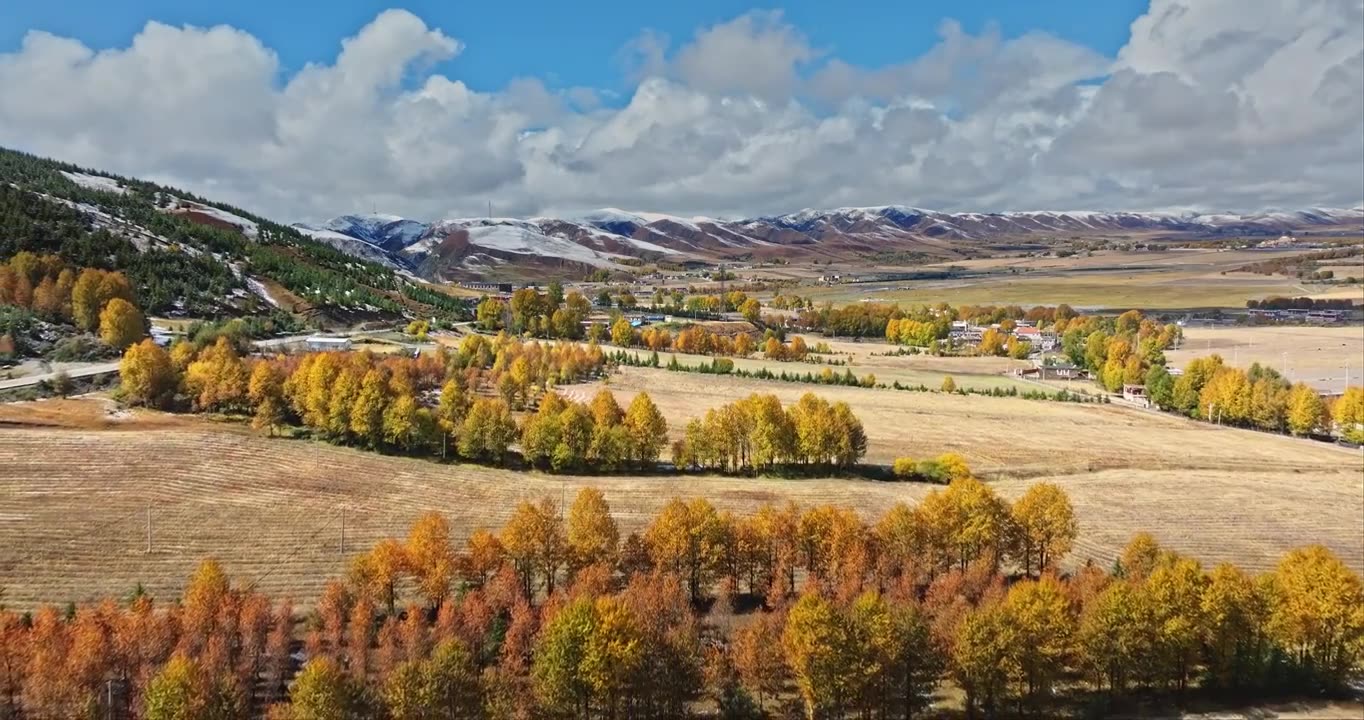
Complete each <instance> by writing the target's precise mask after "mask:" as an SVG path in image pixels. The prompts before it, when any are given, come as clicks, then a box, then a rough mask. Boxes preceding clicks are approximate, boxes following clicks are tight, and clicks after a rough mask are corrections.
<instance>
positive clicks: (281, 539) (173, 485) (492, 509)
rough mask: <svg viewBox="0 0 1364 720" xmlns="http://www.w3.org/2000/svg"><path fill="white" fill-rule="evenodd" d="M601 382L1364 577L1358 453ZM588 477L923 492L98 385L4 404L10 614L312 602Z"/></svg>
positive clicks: (760, 492) (1107, 546)
mask: <svg viewBox="0 0 1364 720" xmlns="http://www.w3.org/2000/svg"><path fill="white" fill-rule="evenodd" d="M609 385H610V387H611V389H612V390H613V391H615V392H616V393H617V396H618V397H619V398H620V400H621V401H622V402H626V401H628V399H629V398H630V397H631V396H632V395H633V394H634V393H635V392H638V391H640V390H647V391H648V392H649V393H650V395H651V396H653V397H654V399H655V400H656V401H657V402H658V405H659V407H660V409H661V410H662V411H663V412H664V414H665V416H666V417H667V418H668V420H669V423H670V424H671V426H672V428H673V429H674V430H676V429H678V428H680V427H681V426H682V425H683V424H685V422H686V420H687V419H688V418H689V417H694V416H696V415H698V414H701V413H704V411H705V410H706V409H708V408H710V407H714V406H717V405H720V404H723V403H724V402H729V401H731V400H733V399H735V398H738V397H741V396H743V395H746V394H748V393H749V392H753V391H755V390H762V391H765V392H773V393H775V394H777V395H778V396H780V397H781V398H782V400H783V401H786V402H790V401H792V400H794V399H795V398H796V397H798V396H799V395H800V393H802V392H805V391H806V390H809V389H815V390H817V391H818V392H820V393H821V394H823V395H825V396H826V397H828V398H829V399H831V400H845V401H847V402H849V403H850V404H851V405H852V406H853V408H854V410H855V412H856V413H857V414H858V415H859V416H860V417H861V418H862V420H863V422H864V424H865V426H866V432H867V435H868V438H869V452H868V461H869V462H874V463H888V462H890V461H891V459H893V458H894V457H896V456H900V455H914V456H928V455H934V454H937V453H941V452H944V451H949V450H952V451H957V452H961V453H962V454H964V455H965V456H966V458H967V460H968V461H969V462H970V463H971V465H972V467H973V468H975V469H976V471H977V473H978V474H979V475H980V476H982V477H983V478H984V479H986V480H987V481H989V482H990V483H991V484H992V485H993V486H994V487H995V488H996V490H997V491H998V492H1000V493H1001V494H1002V495H1004V496H1005V497H1008V498H1013V497H1017V496H1018V495H1019V494H1021V493H1022V492H1023V491H1024V490H1025V489H1026V488H1027V487H1028V486H1029V485H1030V484H1031V483H1033V482H1036V481H1039V480H1048V481H1051V482H1055V483H1057V484H1058V485H1060V486H1061V487H1063V488H1064V489H1065V490H1066V491H1067V492H1068V493H1069V494H1070V497H1071V499H1072V501H1073V502H1074V504H1075V508H1076V514H1077V517H1078V519H1079V522H1080V537H1079V540H1078V543H1077V548H1076V551H1075V552H1074V553H1072V555H1071V557H1070V559H1069V563H1070V564H1071V565H1074V564H1077V563H1081V562H1083V561H1084V560H1086V559H1089V558H1093V559H1094V560H1095V561H1096V562H1099V563H1102V564H1104V565H1107V564H1109V563H1111V562H1112V559H1113V558H1114V557H1115V556H1116V553H1117V552H1118V550H1119V549H1120V548H1121V546H1122V545H1123V544H1124V543H1125V542H1126V541H1127V539H1128V538H1129V537H1130V536H1131V535H1132V534H1133V533H1135V532H1138V531H1140V530H1149V531H1151V532H1152V533H1154V534H1155V536H1156V537H1157V538H1158V539H1159V540H1160V541H1161V542H1162V543H1165V544H1167V545H1169V546H1170V547H1172V548H1174V549H1177V550H1180V551H1184V552H1187V553H1191V554H1193V555H1194V556H1196V557H1198V558H1200V559H1201V560H1203V561H1204V562H1205V563H1215V562H1220V561H1234V562H1236V563H1238V564H1240V565H1242V566H1243V567H1245V568H1247V569H1249V570H1257V571H1258V570H1266V569H1268V568H1270V567H1272V566H1273V564H1274V563H1275V562H1276V561H1277V559H1278V557H1279V556H1280V555H1281V554H1282V553H1284V552H1285V551H1287V550H1288V549H1290V548H1293V547H1296V546H1301V545H1304V544H1308V543H1323V544H1325V545H1327V546H1329V547H1330V548H1331V549H1332V550H1334V551H1335V552H1336V553H1337V554H1339V555H1340V557H1341V558H1342V559H1343V560H1344V561H1345V562H1346V563H1347V564H1349V565H1350V566H1351V567H1352V568H1354V569H1356V570H1360V569H1364V530H1361V527H1360V523H1359V518H1360V517H1361V516H1362V515H1364V482H1362V481H1361V476H1360V472H1359V463H1360V457H1359V455H1358V453H1357V452H1350V451H1346V450H1342V449H1339V448H1335V447H1331V446H1325V445H1320V444H1315V443H1311V442H1308V441H1301V440H1294V439H1291V438H1285V437H1277V436H1270V435H1264V434H1260V433H1253V432H1249V431H1243V430H1234V429H1228V428H1218V427H1214V426H1210V425H1206V424H1199V423H1195V422H1192V421H1183V420H1180V419H1177V418H1171V417H1168V416H1162V415H1155V414H1150V413H1144V412H1139V411H1134V410H1130V409H1124V408H1119V407H1115V406H1103V405H1076V404H1068V403H1055V402H1041V401H1027V400H1019V399H1007V398H990V397H975V396H967V397H963V396H948V395H940V394H935V393H908V392H895V391H890V390H869V389H860V388H842V387H818V388H815V387H813V386H805V385H800V384H794V383H782V382H756V381H743V380H740V379H737V378H726V377H716V376H708V375H697V374H690V373H669V372H667V371H664V370H652V369H639V368H634V369H626V370H624V371H623V372H622V373H620V374H618V375H615V376H613V377H612V379H611V381H610V383H609ZM594 389H595V388H593V387H592V386H573V387H570V388H566V390H568V391H571V392H572V393H575V394H576V393H590V392H592V391H593V390H594ZM586 485H592V486H596V487H599V488H600V489H601V490H602V491H603V492H604V493H605V494H606V497H607V500H608V501H609V502H610V503H611V505H612V510H613V512H614V513H615V514H616V516H617V518H618V520H619V522H620V523H621V525H622V529H623V530H624V531H626V532H628V531H633V530H639V529H640V528H641V527H642V525H643V523H644V522H645V521H646V520H647V519H648V518H649V517H650V516H651V515H652V514H653V513H654V512H656V511H657V510H658V509H659V508H660V507H661V506H662V505H663V504H664V503H665V502H666V501H667V500H668V499H669V498H671V497H674V496H684V497H706V498H708V499H710V500H711V501H712V502H714V503H715V504H716V505H717V506H718V507H720V508H721V509H726V510H732V511H735V512H741V511H750V510H753V509H755V508H756V507H758V506H760V505H761V504H763V503H768V502H783V501H785V500H788V499H789V500H794V501H796V502H798V503H801V504H807V505H809V504H823V503H830V504H836V505H847V506H851V507H853V508H855V509H857V510H858V511H860V512H861V513H863V515H864V516H866V517H868V518H872V519H874V517H875V516H877V515H879V514H880V513H882V512H884V511H885V510H886V509H888V508H889V507H891V506H892V505H893V504H895V503H897V502H910V503H913V502H915V501H917V500H918V499H920V498H922V497H923V496H924V495H925V494H927V493H928V492H930V491H931V490H932V489H933V488H934V486H930V485H924V484H916V483H891V482H875V481H870V480H863V479H854V478H808V479H806V478H802V479H778V478H741V477H716V476H692V475H687V476H662V475H653V476H640V475H614V476H601V477H595V476H554V475H545V474H541V473H535V472H517V471H512V470H504V469H493V468H486V467H480V466H476V465H454V464H450V465H445V464H439V463H435V462H429V461H422V460H414V459H407V458H396V457H386V456H382V455H377V454H374V453H368V452H364V451H360V450H353V449H347V448H339V447H333V446H329V445H325V444H322V443H317V442H312V441H305V440H285V439H278V438H275V439H271V438H266V437H263V436H261V435H258V434H255V433H252V432H251V431H249V430H247V429H245V428H244V427H242V426H240V425H236V424H231V423H223V422H213V421H211V420H208V419H205V418H201V417H184V416H167V415H163V414H160V413H153V412H147V411H134V412H131V413H129V412H109V410H108V406H107V404H106V403H105V402H104V401H101V400H99V399H83V400H70V401H48V402H40V403H18V404H11V405H6V406H0V586H3V587H4V588H5V590H6V595H5V601H6V604H8V605H10V606H12V607H19V608H29V607H33V606H34V605H37V604H40V603H45V602H65V601H68V600H84V599H90V598H95V597H99V596H103V595H111V594H112V595H121V594H124V593H126V592H128V591H130V590H131V589H132V588H133V587H134V586H136V585H137V584H138V583H142V584H143V585H144V586H145V587H146V588H147V589H148V591H149V592H151V593H153V594H154V595H159V596H163V597H164V596H170V595H173V594H176V593H178V592H179V591H180V589H181V585H182V583H183V582H184V579H185V578H186V577H187V576H188V575H189V572H190V570H191V569H192V567H193V566H194V564H195V563H196V562H198V561H199V560H200V559H201V558H203V557H205V556H210V555H211V556H216V557H218V558H219V559H220V560H222V561H223V562H224V564H225V565H226V566H227V568H228V570H229V571H230V572H231V573H233V575H234V576H236V577H241V578H246V579H247V580H248V581H249V582H252V583H254V584H255V585H256V586H258V587H260V588H261V589H263V590H266V591H268V592H270V593H272V594H275V595H290V596H292V597H294V598H295V599H297V600H298V601H300V602H303V603H308V602H311V601H312V600H313V599H315V598H316V596H317V594H318V593H319V592H320V589H321V587H322V585H323V583H324V582H325V581H326V580H327V579H328V578H330V577H336V576H338V575H340V574H342V573H343V572H344V570H345V567H346V562H347V560H346V558H347V556H348V555H351V554H353V553H355V552H356V551H358V550H360V549H362V548H365V547H367V546H369V545H371V544H372V543H373V542H375V541H376V540H377V539H379V538H381V537H385V536H390V535H400V534H402V533H404V532H405V531H406V529H407V527H408V526H409V525H410V523H411V522H412V521H413V520H414V519H415V518H416V517H417V516H418V515H419V514H420V513H421V512H422V511H425V510H432V509H433V510H438V511H440V512H442V513H445V514H446V515H447V516H448V517H449V518H450V521H451V523H452V526H453V528H454V530H455V532H456V535H457V539H459V538H462V537H463V536H465V535H467V534H468V533H469V532H472V531H473V530H474V529H477V528H479V527H497V526H500V525H501V523H502V522H504V521H505V520H506V519H507V517H508V515H509V513H510V512H511V510H512V509H513V508H514V505H515V501H517V500H519V499H522V498H527V499H530V498H539V497H543V496H546V495H548V496H550V497H554V498H559V497H564V496H567V497H569V498H572V496H573V493H574V492H575V491H576V490H577V488H579V487H582V486H586ZM148 514H150V517H151V525H152V550H151V552H150V553H148V552H147V551H146V550H147V518H148ZM343 523H344V526H345V538H346V548H345V554H343V553H342V552H341V548H340V545H341V535H342V525H343Z"/></svg>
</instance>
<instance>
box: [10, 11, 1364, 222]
mask: <svg viewBox="0 0 1364 720" xmlns="http://www.w3.org/2000/svg"><path fill="white" fill-rule="evenodd" d="M149 21H156V24H150V25H149ZM949 21H950V22H949ZM35 30H36V31H42V32H41V33H37V34H34V35H33V36H32V41H31V42H28V43H24V38H25V35H26V33H28V32H29V31H35ZM659 36H666V38H667V40H668V42H667V43H666V44H665V43H661V42H659V41H658V38H659ZM343 47H344V50H343ZM305 68H307V70H306V71H305V70H304V69H305ZM1360 117H1364V4H1362V3H1360V1H1359V0H1032V1H1029V0H1008V1H1004V0H998V1H995V2H972V1H970V0H957V2H945V1H942V0H899V1H898V2H886V0H876V1H870V0H845V1H844V2H840V3H833V2H828V0H800V1H799V2H792V3H789V4H786V5H785V6H779V7H775V8H774V7H772V6H770V5H769V6H764V5H755V4H749V2H746V1H735V0H690V1H689V2H638V0H631V1H629V2H626V1H624V0H612V1H610V2H576V3H573V2H544V3H535V4H531V3H518V2H512V1H510V0H483V1H479V2H473V1H464V2H437V0H409V1H407V2H403V3H401V4H398V3H394V5H393V6H390V4H389V3H388V2H384V3H372V2H360V1H359V0H333V1H332V2H328V3H322V2H293V1H292V0H268V1H266V0H235V1H232V2H228V1H225V0H212V1H209V0H143V1H142V2H138V1H137V0H51V1H49V2H39V1H38V0H0V145H4V146H5V147H13V148H19V149H23V150H27V151H29V152H34V153H37V154H41V155H46V156H50V157H56V158H60V159H63V160H67V161H70V162H75V163H79V164H82V165H85V166H87V167H92V168H100V169H105V170H109V171H114V172H118V173H122V174H126V175H132V176H139V177H145V178H148V179H151V180H156V181H161V182H165V183H168V184H171V185H175V186H178V187H184V188H186V189H189V190H192V191H195V192H198V193H200V194H203V195H206V196H210V197H214V198H218V199H222V200H225V201H228V202H233V203H236V204H238V205H240V206H243V207H246V208H250V209H253V210H256V211H258V212H261V213H262V214H265V215H267V216H270V217H274V218H276V219H281V220H308V221H317V220H323V219H326V218H329V217H333V216H336V215H340V214H343V213H347V212H354V211H358V210H366V211H368V210H371V209H378V210H381V211H384V212H390V213H394V214H398V215H405V216H409V217H414V218H419V219H426V220H432V219H438V218H442V217H457V216H460V215H470V214H473V215H477V214H480V213H482V212H485V211H486V208H487V205H488V203H492V204H493V205H494V206H496V207H497V208H499V211H500V212H503V213H505V214H509V215H518V216H523V217H525V216H533V215H555V214H560V213H570V212H574V211H582V210H587V209H591V208H603V207H619V208H624V209H627V210H633V211H645V212H663V213H673V214H677V215H687V216H690V215H709V216H726V217H742V216H754V215H766V214H775V213H783V212H793V211H796V210H799V209H801V208H807V207H809V208H819V207H823V208H829V207H845V206H871V205H888V204H903V205H912V206H918V207H928V208H938V209H943V210H957V211H980V212H996V211H1009V210H1110V211H1111V210H1165V211H1180V212H1183V211H1194V210H1199V211H1217V212H1221V211H1258V210H1265V209H1301V208H1305V207H1314V206H1316V207H1347V208H1352V207H1356V206H1360V205H1364V133H1361V132H1360V125H1359V118H1360Z"/></svg>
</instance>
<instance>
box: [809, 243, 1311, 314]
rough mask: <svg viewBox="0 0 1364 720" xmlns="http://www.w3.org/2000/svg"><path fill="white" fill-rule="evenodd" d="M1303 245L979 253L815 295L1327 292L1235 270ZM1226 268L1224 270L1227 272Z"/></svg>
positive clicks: (1107, 299)
mask: <svg viewBox="0 0 1364 720" xmlns="http://www.w3.org/2000/svg"><path fill="white" fill-rule="evenodd" d="M1305 252H1308V251H1306V250H1277V251H1275V250H1265V251H1246V250H1240V251H1236V250H1229V251H1216V250H1171V251H1166V252H1156V253H1152V252H1096V253H1093V254H1092V255H1089V256H1072V257H1068V258H1051V257H1036V258H999V257H996V258H982V259H977V260H965V261H954V262H948V263H942V264H940V265H939V266H930V267H941V268H944V269H945V268H948V267H956V268H965V269H966V270H969V271H975V272H977V273H979V274H977V275H973V276H969V277H962V278H957V279H952V280H931V281H913V282H908V283H905V282H897V283H888V284H885V285H878V284H875V283H867V284H858V285H836V286H833V287H828V288H816V289H814V290H813V291H812V292H811V295H812V296H813V297H814V298H815V299H816V300H817V301H822V300H832V301H834V302H838V303H844V302H857V301H860V300H862V299H867V298H870V299H874V300H878V301H885V302H900V303H933V302H940V301H942V302H948V303H952V304H954V305H959V304H1020V305H1056V304H1058V303H1068V304H1070V305H1073V306H1076V307H1081V308H1104V309H1110V310H1124V309H1128V308H1149V309H1161V308H1194V307H1235V308H1241V307H1245V302H1246V300H1249V299H1251V298H1264V297H1269V296H1273V295H1291V296H1297V295H1310V294H1313V293H1314V292H1330V289H1329V286H1324V285H1318V286H1312V287H1310V288H1308V287H1304V286H1302V285H1300V284H1299V282H1298V281H1297V280H1296V279H1294V278H1289V277H1286V276H1282V275H1273V276H1266V275H1258V274H1253V273H1240V272H1234V270H1235V269H1236V268H1238V267H1242V266H1245V265H1248V264H1251V263H1258V262H1264V261H1266V260H1273V259H1276V258H1282V257H1291V256H1295V255H1301V254H1303V253H1305ZM1223 273H1225V274H1223Z"/></svg>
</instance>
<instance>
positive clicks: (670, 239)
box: [293, 205, 1364, 279]
mask: <svg viewBox="0 0 1364 720" xmlns="http://www.w3.org/2000/svg"><path fill="white" fill-rule="evenodd" d="M1362 225H1364V207H1357V208H1351V209H1338V208H1311V209H1307V210H1298V211H1292V212H1264V213H1256V214H1249V215H1239V214H1196V213H1187V214H1179V213H1162V212H1085V211H1078V212H1009V213H948V212H938V211H934V210H924V209H921V208H915V207H907V206H902V205H887V206H881V207H854V208H838V209H834V210H801V211H799V212H795V213H790V214H787V215H773V216H765V217H757V218H750V219H740V220H721V219H715V218H707V217H677V216H673V215H660V214H653V213H638V212H627V211H624V210H617V209H614V208H607V209H603V210H597V211H593V212H589V213H584V214H581V215H576V216H569V217H563V218H549V217H536V218H529V219H524V220H523V219H516V218H455V219H448V220H441V221H439V222H433V223H426V222H420V221H417V220H413V219H409V218H403V217H398V216H394V215H377V214H373V215H371V214H365V215H342V216H340V217H337V218H334V219H332V220H330V221H328V222H327V223H324V224H322V225H307V224H296V225H294V226H293V227H294V228H295V229H297V230H299V231H300V232H302V233H304V234H307V235H310V236H312V237H313V238H315V239H317V240H320V241H323V242H326V243H328V244H330V245H332V246H333V247H336V248H337V249H340V250H342V251H344V252H346V253H349V254H351V255H354V256H357V257H361V258H364V259H367V260H372V261H375V262H380V263H384V264H387V265H389V266H391V267H394V268H399V269H404V270H410V271H412V272H415V273H418V274H420V275H422V276H424V277H427V278H433V279H450V278H454V277H456V276H467V275H471V274H472V275H489V274H499V271H507V270H511V269H513V268H511V267H508V266H514V268H515V269H517V270H522V271H533V270H535V269H537V268H539V269H551V268H566V267H572V268H573V269H584V268H594V267H595V268H607V269H612V268H619V267H622V266H623V265H627V264H632V263H634V264H637V263H638V261H639V260H650V261H670V262H673V263H677V264H685V263H689V262H700V263H706V262H716V261H724V260H731V261H735V260H762V259H771V258H775V257H786V258H808V259H825V260H846V259H851V258H854V257H859V256H861V257H867V256H871V257H876V256H878V255H882V256H884V254H887V253H890V254H904V255H901V257H913V256H922V257H924V258H939V259H953V258H961V257H966V256H970V255H978V254H981V253H983V252H989V251H991V250H999V249H1002V248H1001V246H1008V245H1011V244H1018V243H1020V242H1022V243H1028V242H1039V241H1043V240H1046V239H1049V238H1069V237H1096V238H1097V237H1114V236H1120V235H1127V236H1141V237H1162V238H1170V239H1190V238H1199V237H1205V238H1206V237H1225V236H1242V235H1252V236H1272V235H1278V234H1281V233H1291V232H1300V231H1316V232H1323V233H1325V232H1348V231H1354V232H1359V231H1360V230H1361V226H1362Z"/></svg>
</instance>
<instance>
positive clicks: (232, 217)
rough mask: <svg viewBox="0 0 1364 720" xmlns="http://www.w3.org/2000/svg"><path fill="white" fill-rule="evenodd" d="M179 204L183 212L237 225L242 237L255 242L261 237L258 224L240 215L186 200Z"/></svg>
mask: <svg viewBox="0 0 1364 720" xmlns="http://www.w3.org/2000/svg"><path fill="white" fill-rule="evenodd" d="M178 204H179V207H180V208H181V209H183V210H192V211H194V212H197V213H203V214H204V215H207V216H209V217H211V218H214V219H215V220H221V221H223V222H225V223H229V224H232V225H236V226H237V227H238V228H239V229H240V230H241V232H242V235H245V236H246V237H248V238H251V239H252V240H255V239H256V238H258V237H260V228H258V227H256V223H254V222H252V221H250V220H247V219H246V218H244V217H242V216H240V215H237V214H235V213H230V212H228V211H226V210H223V209H220V208H216V207H213V206H211V205H203V204H200V203H196V202H188V201H185V200H180V201H178Z"/></svg>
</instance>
